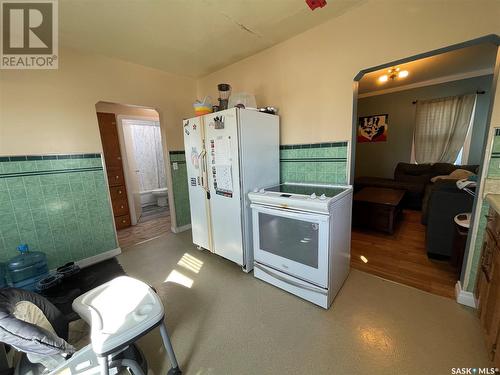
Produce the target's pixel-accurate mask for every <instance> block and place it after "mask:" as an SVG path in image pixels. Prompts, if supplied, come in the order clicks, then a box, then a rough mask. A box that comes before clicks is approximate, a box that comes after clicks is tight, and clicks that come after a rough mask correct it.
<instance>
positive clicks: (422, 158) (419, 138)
mask: <svg viewBox="0 0 500 375" xmlns="http://www.w3.org/2000/svg"><path fill="white" fill-rule="evenodd" d="M475 101H476V95H475V94H473V95H462V96H451V97H446V98H439V99H432V100H422V101H418V102H417V110H416V118H415V131H414V136H413V147H414V150H413V153H414V158H415V162H416V163H419V164H421V163H437V162H443V163H454V162H455V161H457V158H458V156H459V154H460V153H461V152H463V148H464V144H465V143H466V137H467V133H468V132H469V128H470V124H471V121H472V114H473V110H474V104H475Z"/></svg>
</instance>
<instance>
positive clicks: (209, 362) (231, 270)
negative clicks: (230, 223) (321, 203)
mask: <svg viewBox="0 0 500 375" xmlns="http://www.w3.org/2000/svg"><path fill="white" fill-rule="evenodd" d="M118 259H119V261H120V263H121V264H122V266H123V267H124V269H125V270H126V271H127V273H128V274H129V275H130V276H133V277H137V278H139V279H142V280H144V281H146V282H148V283H150V284H151V285H153V286H154V287H155V288H157V290H158V291H159V293H160V295H161V297H162V300H163V302H164V305H165V309H166V321H167V326H168V329H169V331H170V333H171V337H172V340H173V344H174V348H175V351H176V354H177V357H178V360H179V362H180V364H181V367H182V369H183V370H184V374H187V375H189V374H193V375H206V374H211V375H212V374H217V375H219V374H235V375H236V374H238V375H240V374H241V375H243V374H287V375H292V374H300V375H305V374H318V375H319V374H342V375H351V374H352V375H357V374H360V375H361V374H366V375H377V374H384V375H387V374H418V375H422V374H433V375H434V374H436V375H440V374H443V375H446V374H451V373H452V368H455V367H486V366H489V362H488V359H487V355H486V349H485V346H484V344H483V338H482V335H481V330H480V326H479V322H478V320H477V318H476V316H475V313H474V311H473V310H471V309H468V308H466V307H463V306H460V305H458V304H457V303H455V302H454V301H453V300H450V299H448V298H444V297H439V296H436V295H432V294H429V293H426V292H423V291H420V290H417V289H413V288H410V287H407V286H403V285H400V284H396V283H393V282H390V281H386V280H383V279H380V278H378V277H375V276H372V275H369V274H366V273H363V272H361V271H357V270H352V271H351V274H350V276H349V278H348V279H347V281H346V283H345V285H344V287H343V288H342V290H341V292H340V294H339V295H338V296H337V298H336V299H335V301H334V303H333V306H332V307H331V308H330V309H329V310H327V311H325V310H323V309H321V308H319V307H316V306H314V305H312V304H310V303H308V302H306V301H303V300H301V299H299V298H297V297H295V296H292V295H290V294H288V293H286V292H284V291H281V290H279V289H277V288H275V287H273V286H271V285H268V284H265V283H263V282H261V281H259V280H257V279H255V278H254V277H253V276H252V274H245V273H244V272H242V270H241V268H240V267H238V266H237V265H235V264H232V263H231V262H229V261H226V260H224V259H222V258H220V257H218V256H215V255H213V254H210V253H208V252H205V251H203V252H201V251H198V250H197V249H196V248H195V247H194V246H193V245H192V244H191V233H190V232H184V233H181V234H173V233H168V234H166V235H164V236H162V237H159V238H156V239H154V240H151V241H148V242H145V243H142V244H140V245H137V246H134V247H130V248H128V249H127V250H126V251H124V253H123V254H122V255H120V256H119V258H118ZM140 346H141V347H142V349H143V350H144V352H145V353H146V356H147V357H148V361H149V364H150V368H151V373H154V374H165V373H166V371H167V370H168V367H169V364H168V361H167V360H166V359H165V354H164V353H163V350H162V348H161V341H160V335H159V333H158V332H156V331H153V332H151V333H150V334H148V335H147V336H146V337H145V338H143V339H142V340H141V341H140Z"/></svg>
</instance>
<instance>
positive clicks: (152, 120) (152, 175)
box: [96, 102, 171, 249]
mask: <svg viewBox="0 0 500 375" xmlns="http://www.w3.org/2000/svg"><path fill="white" fill-rule="evenodd" d="M96 110H97V118H98V123H99V130H100V133H101V141H102V146H103V156H104V162H105V166H106V171H107V175H108V186H109V191H110V198H111V204H112V207H113V216H114V219H115V225H116V230H117V237H118V242H119V245H120V247H121V248H122V249H127V248H131V247H133V246H134V245H138V244H140V243H143V242H145V241H148V240H151V239H153V238H157V237H158V236H162V235H165V234H167V233H170V232H171V230H170V226H171V225H170V210H169V201H168V188H167V168H166V166H167V165H168V163H166V161H165V155H166V153H165V150H164V144H165V143H164V139H163V137H162V131H161V127H160V118H159V114H158V112H157V111H156V110H154V109H152V108H146V107H139V106H133V105H123V104H116V103H107V102H99V103H97V105H96Z"/></svg>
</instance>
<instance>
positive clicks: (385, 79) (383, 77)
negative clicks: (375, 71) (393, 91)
mask: <svg viewBox="0 0 500 375" xmlns="http://www.w3.org/2000/svg"><path fill="white" fill-rule="evenodd" d="M388 79H389V77H388V76H387V74H384V75H383V76H380V77H378V81H379V82H387V80H388Z"/></svg>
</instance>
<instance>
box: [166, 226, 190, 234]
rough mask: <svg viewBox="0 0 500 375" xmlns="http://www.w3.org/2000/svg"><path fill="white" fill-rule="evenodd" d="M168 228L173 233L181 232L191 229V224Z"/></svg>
mask: <svg viewBox="0 0 500 375" xmlns="http://www.w3.org/2000/svg"><path fill="white" fill-rule="evenodd" d="M170 229H171V230H172V232H173V233H181V232H185V231H187V230H188V229H191V224H187V225H183V226H182V227H171V228H170Z"/></svg>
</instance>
